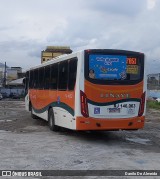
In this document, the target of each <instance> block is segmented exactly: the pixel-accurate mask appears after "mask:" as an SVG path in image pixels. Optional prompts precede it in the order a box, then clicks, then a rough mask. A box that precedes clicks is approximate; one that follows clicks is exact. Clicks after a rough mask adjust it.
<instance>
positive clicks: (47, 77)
mask: <svg viewBox="0 0 160 179" xmlns="http://www.w3.org/2000/svg"><path fill="white" fill-rule="evenodd" d="M44 74H45V76H44V89H49V84H50V76H51V75H50V74H51V73H50V66H46V67H45V69H44Z"/></svg>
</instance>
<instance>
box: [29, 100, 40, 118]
mask: <svg viewBox="0 0 160 179" xmlns="http://www.w3.org/2000/svg"><path fill="white" fill-rule="evenodd" d="M29 111H30V112H31V117H32V118H33V119H38V117H37V116H36V115H35V114H33V108H32V103H31V102H29Z"/></svg>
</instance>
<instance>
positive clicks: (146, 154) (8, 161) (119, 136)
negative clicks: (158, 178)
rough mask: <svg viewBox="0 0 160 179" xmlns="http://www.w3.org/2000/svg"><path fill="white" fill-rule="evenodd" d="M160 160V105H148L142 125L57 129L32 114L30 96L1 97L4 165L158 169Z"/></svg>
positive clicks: (0, 153) (1, 165)
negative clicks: (18, 98)
mask: <svg viewBox="0 0 160 179" xmlns="http://www.w3.org/2000/svg"><path fill="white" fill-rule="evenodd" d="M159 161H160V111H157V110H151V109H147V115H146V124H145V127H144V129H142V130H138V131H117V132H95V133H93V132H75V131H70V130H61V131H60V132H52V131H50V130H49V128H48V124H47V122H46V121H43V120H41V119H38V120H35V119H32V118H31V117H30V114H29V113H28V112H26V111H25V109H24V101H0V168H1V169H5V170H149V169H150V170H158V169H160V162H159ZM43 178H45V177H43ZM59 178H61V177H59ZM72 178H73V177H72ZM78 178H81V177H78ZM82 178H85V177H82ZM91 178H97V177H91ZM98 178H99V177H98ZM110 178H114V177H110ZM122 178H124V177H122Z"/></svg>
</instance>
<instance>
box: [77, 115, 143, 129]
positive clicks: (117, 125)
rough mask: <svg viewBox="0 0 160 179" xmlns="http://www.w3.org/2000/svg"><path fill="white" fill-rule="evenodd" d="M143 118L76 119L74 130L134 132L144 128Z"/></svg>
mask: <svg viewBox="0 0 160 179" xmlns="http://www.w3.org/2000/svg"><path fill="white" fill-rule="evenodd" d="M144 121H145V117H144V116H141V117H134V118H125V119H100V118H99V119H97V118H92V117H88V118H85V117H76V130H136V129H141V128H143V127H144Z"/></svg>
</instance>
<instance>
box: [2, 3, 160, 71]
mask: <svg viewBox="0 0 160 179" xmlns="http://www.w3.org/2000/svg"><path fill="white" fill-rule="evenodd" d="M159 8H160V2H159V1H154V0H149V1H146V0H141V1H134V0H123V1H118V0H87V1H85V0H76V1H74V0H68V1H66V0H59V1H53V0H47V1H45V2H44V1H43V0H34V1H33V0H28V1H26V0H14V1H10V0H5V1H2V2H1V6H0V16H1V17H4V18H1V19H0V36H1V39H0V57H1V59H5V60H6V61H8V65H9V66H15V65H18V66H22V67H23V68H28V67H31V66H34V65H37V64H39V63H40V56H41V51H42V50H44V49H45V48H46V46H48V45H69V46H71V48H72V49H73V50H74V51H76V50H81V49H85V48H109V49H111V48H114V49H126V50H135V51H141V52H144V53H145V54H146V57H147V59H148V65H149V66H150V67H151V68H150V72H157V71H158V69H157V66H160V60H159V59H160V54H159V50H160V49H159V41H160V36H159V32H160V24H159V23H157V22H159V19H160V11H159ZM154 60H155V61H154ZM153 61H154V63H153ZM153 64H154V65H153Z"/></svg>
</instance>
